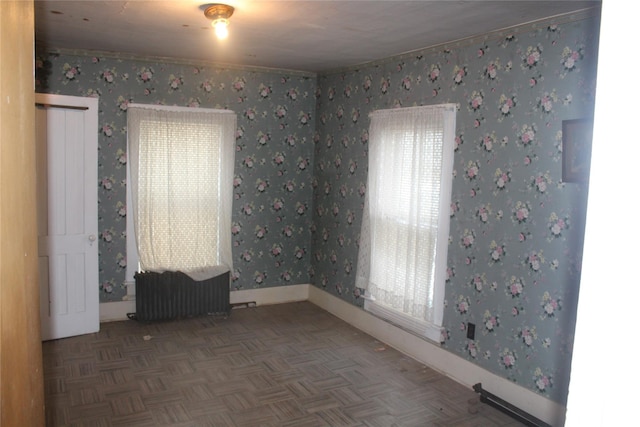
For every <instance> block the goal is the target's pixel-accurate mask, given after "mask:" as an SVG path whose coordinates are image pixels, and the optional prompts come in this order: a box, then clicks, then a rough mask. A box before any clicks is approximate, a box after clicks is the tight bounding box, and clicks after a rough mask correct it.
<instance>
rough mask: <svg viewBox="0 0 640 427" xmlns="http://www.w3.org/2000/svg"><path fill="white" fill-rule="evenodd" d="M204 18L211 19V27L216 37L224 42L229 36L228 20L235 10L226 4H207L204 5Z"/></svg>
mask: <svg viewBox="0 0 640 427" xmlns="http://www.w3.org/2000/svg"><path fill="white" fill-rule="evenodd" d="M205 7H206V9H205V10H204V16H206V17H207V18H209V19H211V26H212V27H213V28H215V31H216V36H218V38H219V39H221V40H224V39H226V38H227V36H228V35H229V30H228V29H227V26H228V25H229V18H230V17H231V15H233V11H234V10H235V9H234V8H233V6H229V5H226V4H220V3H216V4H208V5H205Z"/></svg>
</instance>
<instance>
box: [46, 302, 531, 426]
mask: <svg viewBox="0 0 640 427" xmlns="http://www.w3.org/2000/svg"><path fill="white" fill-rule="evenodd" d="M43 354H44V376H45V403H46V419H47V425H48V426H100V427H103V426H104V427H108V426H136V427H138V426H139V427H145V426H150V427H151V426H153V427H155V426H217V427H218V426H219V427H227V426H228V427H253V426H264V427H287V426H299V427H306V426H309V427H311V426H317V427H321V426H331V427H341V426H345V427H346V426H350V427H355V426H380V427H391V426H398V427H400V426H459V427H462V426H465V427H467V426H487V427H489V426H519V425H521V424H519V423H517V422H516V421H514V420H513V419H512V418H510V417H508V416H507V415H505V414H503V413H501V412H499V411H498V410H496V409H494V408H492V407H490V406H488V405H485V404H482V403H478V400H477V398H476V394H475V393H474V392H473V391H472V390H471V389H470V388H467V387H464V386H462V385H460V384H458V383H456V382H454V381H452V380H451V379H449V378H447V377H444V376H442V375H440V374H438V373H437V372H435V371H434V370H432V369H429V368H427V367H425V366H423V365H422V364H420V363H418V362H416V361H415V360H413V359H410V358H408V357H406V356H404V355H403V354H401V353H400V352H398V351H396V350H394V349H392V348H389V347H386V346H385V345H384V344H382V343H381V342H378V341H376V340H375V339H374V338H372V337H371V336H369V335H367V334H365V333H363V332H361V331H359V330H357V329H355V328H354V327H352V326H350V325H348V324H347V323H345V322H343V321H341V320H340V319H338V318H336V317H334V316H333V315H331V314H329V313H327V312H325V311H324V310H322V309H320V308H318V307H317V306H315V305H313V304H311V303H309V302H301V303H291V304H281V305H272V306H261V307H255V308H246V309H238V310H233V312H232V313H231V316H230V317H228V318H217V317H200V318H194V319H186V320H180V321H172V322H158V323H141V322H136V321H133V320H128V321H122V322H113V323H105V324H102V325H101V331H100V332H98V333H95V334H90V335H84V336H79V337H72V338H66V339H62V340H56V341H47V342H45V343H43Z"/></svg>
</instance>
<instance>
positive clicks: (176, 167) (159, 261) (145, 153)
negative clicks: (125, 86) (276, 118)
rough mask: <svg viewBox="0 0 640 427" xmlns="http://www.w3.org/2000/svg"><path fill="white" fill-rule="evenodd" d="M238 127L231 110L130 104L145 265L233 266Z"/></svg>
mask: <svg viewBox="0 0 640 427" xmlns="http://www.w3.org/2000/svg"><path fill="white" fill-rule="evenodd" d="M235 131H236V115H235V114H234V113H233V112H231V111H228V110H208V109H194V108H181V107H162V106H151V105H138V104H133V105H130V106H129V108H128V112H127V136H128V137H127V140H128V164H129V178H128V183H129V184H130V185H129V186H128V187H129V189H130V190H131V193H130V196H131V205H132V207H133V210H129V214H130V215H127V217H128V219H129V217H131V220H132V221H131V223H132V225H133V230H134V232H135V241H136V243H137V245H136V250H137V255H138V256H139V264H140V268H141V269H142V270H145V271H158V272H162V271H182V272H184V273H186V274H189V275H190V276H191V277H193V278H194V279H195V280H204V279H207V278H210V277H214V276H216V275H219V274H221V273H224V272H225V271H228V270H231V269H232V268H233V264H232V255H231V205H232V202H233V195H232V193H233V166H234V157H235ZM129 234H133V233H131V229H129V228H128V233H127V235H128V236H129ZM127 246H128V249H129V245H127ZM130 262H131V259H130V258H128V262H127V265H128V268H131V269H132V270H133V269H134V268H135V267H136V266H137V265H138V262H136V261H135V260H134V261H133V262H134V264H133V265H130ZM132 267H133V268H132ZM129 274H130V275H131V278H132V277H133V272H128V274H127V276H129Z"/></svg>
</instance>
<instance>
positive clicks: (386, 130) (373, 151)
mask: <svg viewBox="0 0 640 427" xmlns="http://www.w3.org/2000/svg"><path fill="white" fill-rule="evenodd" d="M455 108H456V107H455V105H454V104H444V105H437V106H426V107H413V108H400V109H393V110H381V111H376V112H373V113H372V114H371V127H370V131H369V175H368V181H367V194H366V197H365V210H364V214H363V219H362V229H361V233H360V251H359V254H358V269H357V279H356V286H358V287H360V288H364V289H365V290H366V292H365V295H366V299H365V309H366V310H368V311H370V312H372V313H374V314H376V315H378V316H380V317H382V318H385V319H387V320H389V321H390V322H392V323H395V324H397V325H398V326H400V327H403V328H405V329H407V330H410V331H412V332H414V333H417V334H419V335H421V336H424V337H427V338H429V339H431V340H434V341H438V342H439V341H440V340H441V338H440V335H441V326H442V314H443V304H444V282H445V278H446V262H447V246H448V238H449V205H450V202H451V182H452V178H453V177H452V174H453V150H454V133H455V112H456V110H455Z"/></svg>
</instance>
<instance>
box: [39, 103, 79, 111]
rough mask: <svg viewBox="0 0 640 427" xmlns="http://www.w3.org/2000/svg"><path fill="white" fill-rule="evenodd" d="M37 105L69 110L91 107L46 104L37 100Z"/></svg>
mask: <svg viewBox="0 0 640 427" xmlns="http://www.w3.org/2000/svg"><path fill="white" fill-rule="evenodd" d="M36 105H37V106H39V107H44V108H67V109H69V110H88V109H89V107H79V106H76V105H62V104H44V103H42V102H36Z"/></svg>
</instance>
